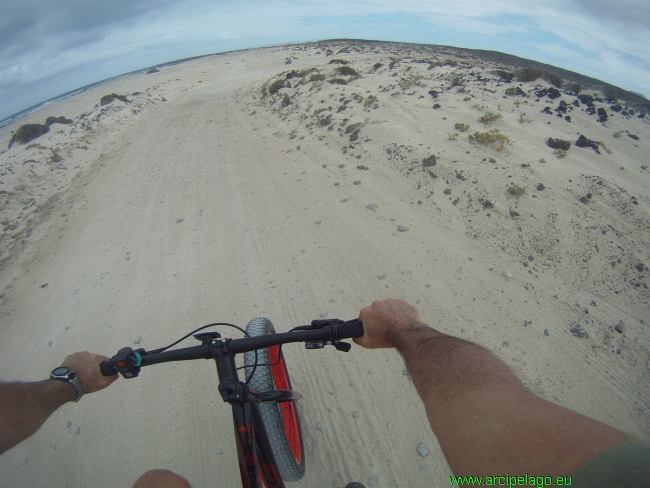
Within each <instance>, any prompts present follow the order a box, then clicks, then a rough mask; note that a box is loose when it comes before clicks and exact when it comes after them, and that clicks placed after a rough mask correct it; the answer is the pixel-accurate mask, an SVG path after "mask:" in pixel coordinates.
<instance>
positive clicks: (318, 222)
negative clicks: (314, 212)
mask: <svg viewBox="0 0 650 488" xmlns="http://www.w3.org/2000/svg"><path fill="white" fill-rule="evenodd" d="M321 222H322V220H320V219H319V220H315V221H314V224H316V225H320V224H321Z"/></svg>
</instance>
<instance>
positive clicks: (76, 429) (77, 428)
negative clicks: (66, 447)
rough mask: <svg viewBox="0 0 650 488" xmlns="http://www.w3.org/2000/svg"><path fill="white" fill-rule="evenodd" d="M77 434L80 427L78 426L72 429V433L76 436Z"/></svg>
mask: <svg viewBox="0 0 650 488" xmlns="http://www.w3.org/2000/svg"><path fill="white" fill-rule="evenodd" d="M79 432H81V427H79V426H78V425H77V426H76V427H75V428H74V433H75V434H78V433H79Z"/></svg>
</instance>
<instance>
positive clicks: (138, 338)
mask: <svg viewBox="0 0 650 488" xmlns="http://www.w3.org/2000/svg"><path fill="white" fill-rule="evenodd" d="M140 341H142V337H140V336H138V337H136V338H135V339H133V343H134V344H140Z"/></svg>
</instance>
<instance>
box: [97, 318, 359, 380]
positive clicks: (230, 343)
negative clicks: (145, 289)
mask: <svg viewBox="0 0 650 488" xmlns="http://www.w3.org/2000/svg"><path fill="white" fill-rule="evenodd" d="M298 329H299V330H297V331H296V332H284V333H280V334H269V335H267V336H256V337H246V338H243V339H217V340H216V342H220V344H221V345H223V346H226V347H227V349H228V352H230V353H233V354H239V353H242V352H249V351H254V350H256V349H264V348H267V347H270V346H277V345H280V344H288V343H291V342H316V343H319V345H317V346H316V348H321V347H324V344H333V345H335V346H337V349H339V347H338V346H339V345H340V344H339V341H340V340H341V339H350V338H353V337H361V336H362V335H363V324H362V323H361V321H359V320H358V319H353V320H348V321H347V322H344V321H342V320H339V319H325V320H313V321H312V323H311V325H306V326H301V327H299V328H298ZM212 347H214V346H213V343H206V344H201V345H200V346H193V347H185V348H182V349H174V350H172V351H163V352H159V353H154V354H147V353H146V351H145V350H144V349H139V350H138V351H133V350H132V349H130V348H124V349H121V350H120V351H119V352H118V353H117V355H115V356H113V357H112V358H111V360H110V361H107V362H103V363H101V364H100V369H101V372H102V375H104V376H113V375H115V374H117V372H118V371H120V372H121V373H122V376H124V377H129V378H130V377H133V376H137V372H136V373H135V374H131V375H130V376H129V375H128V373H127V374H125V370H126V369H131V370H134V369H137V371H139V368H140V367H141V366H149V365H152V364H158V363H165V362H170V361H189V360H193V359H210V358H212V357H213V356H212V351H211V350H212ZM346 347H347V349H346V348H343V350H349V347H350V346H349V344H348V345H347V346H346ZM134 353H135V356H133V354H134ZM134 357H136V362H137V364H136V363H134V362H133V361H134V359H133V358H134ZM129 362H130V363H132V364H129ZM125 364H126V369H125Z"/></svg>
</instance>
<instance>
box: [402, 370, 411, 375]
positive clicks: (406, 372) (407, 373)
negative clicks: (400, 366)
mask: <svg viewBox="0 0 650 488" xmlns="http://www.w3.org/2000/svg"><path fill="white" fill-rule="evenodd" d="M402 374H403V375H404V376H411V373H410V372H409V370H408V369H405V370H404V371H402Z"/></svg>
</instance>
